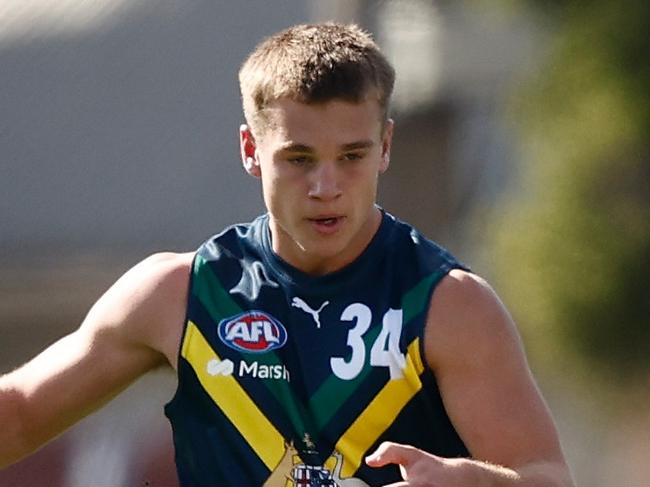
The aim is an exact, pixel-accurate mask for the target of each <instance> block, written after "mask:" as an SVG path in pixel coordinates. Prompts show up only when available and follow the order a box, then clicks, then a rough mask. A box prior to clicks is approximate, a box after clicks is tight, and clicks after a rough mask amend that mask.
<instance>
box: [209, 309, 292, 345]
mask: <svg viewBox="0 0 650 487" xmlns="http://www.w3.org/2000/svg"><path fill="white" fill-rule="evenodd" d="M218 333H219V338H220V339H221V341H222V342H223V343H225V344H226V345H228V346H229V347H230V348H234V349H235V350H238V351H240V352H252V353H263V352H269V351H271V350H275V349H276V348H280V347H282V346H283V345H284V344H285V343H287V330H286V329H285V328H284V326H283V325H282V323H280V322H279V321H278V320H276V319H275V318H273V316H271V315H270V314H268V313H265V312H264V311H257V310H252V311H246V312H244V313H241V314H238V315H237V316H233V317H230V318H226V319H225V320H221V322H220V323H219V328H218Z"/></svg>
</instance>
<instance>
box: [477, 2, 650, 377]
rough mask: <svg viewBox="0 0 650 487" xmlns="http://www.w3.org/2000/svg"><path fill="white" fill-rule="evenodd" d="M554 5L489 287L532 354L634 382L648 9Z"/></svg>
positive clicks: (646, 347) (645, 224)
mask: <svg viewBox="0 0 650 487" xmlns="http://www.w3.org/2000/svg"><path fill="white" fill-rule="evenodd" d="M532 3H533V4H536V5H537V6H538V7H540V8H541V7H545V6H547V5H548V3H547V2H541V1H538V2H532ZM552 5H553V9H552V10H550V11H549V13H548V15H549V16H551V17H552V22H551V24H552V25H555V26H556V27H557V29H556V30H555V31H554V32H553V34H551V35H550V37H551V41H552V42H553V45H551V46H550V53H549V56H548V58H547V59H546V60H545V61H544V63H543V66H541V69H540V70H539V72H538V73H537V74H536V77H535V80H534V81H533V82H532V83H530V84H529V85H527V87H526V88H525V90H524V91H523V92H519V93H518V95H517V100H516V106H517V108H516V110H515V112H516V116H515V121H516V123H517V124H518V129H519V130H520V133H521V136H522V138H521V140H522V154H521V161H520V162H521V174H520V176H521V180H520V184H519V185H518V189H519V191H518V192H517V194H515V195H513V194H509V195H507V196H506V197H504V202H503V204H502V205H500V206H499V208H498V209H497V212H496V215H495V216H494V217H493V218H492V219H491V220H490V222H491V223H490V230H491V232H492V233H491V234H492V236H493V238H494V240H493V242H494V245H495V253H494V255H495V262H494V263H495V281H496V284H497V287H498V288H499V289H500V290H501V291H502V293H503V294H504V296H505V297H506V300H507V301H508V304H509V305H510V307H511V308H512V309H513V312H514V314H515V315H516V317H517V319H518V321H519V322H520V325H521V326H522V327H523V329H524V334H525V335H527V337H528V342H529V343H530V347H531V353H532V354H533V356H534V358H536V359H544V358H546V359H548V360H549V362H552V363H555V364H560V363H563V364H565V365H566V362H565V361H564V359H562V360H561V357H567V356H570V357H573V358H579V359H580V360H581V363H582V364H584V365H586V366H587V367H588V368H589V370H591V371H593V372H597V373H598V374H599V375H600V376H601V377H604V378H607V379H613V380H616V381H622V380H623V379H625V380H632V379H635V378H640V377H643V376H647V374H648V372H650V71H649V66H650V63H649V62H648V55H649V54H650V35H649V34H648V19H650V15H649V14H650V2H648V1H647V0H628V1H622V2H610V1H608V0H600V1H594V2H573V1H565V2H562V1H559V0H555V1H553V2H552ZM567 352H575V353H573V354H567Z"/></svg>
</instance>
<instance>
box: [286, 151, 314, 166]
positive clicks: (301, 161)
mask: <svg viewBox="0 0 650 487" xmlns="http://www.w3.org/2000/svg"><path fill="white" fill-rule="evenodd" d="M310 160H311V159H310V158H309V156H306V155H304V154H296V155H292V156H288V157H287V161H288V162H290V163H291V164H294V165H296V166H303V165H305V164H307V163H309V162H310Z"/></svg>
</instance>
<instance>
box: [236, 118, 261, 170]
mask: <svg viewBox="0 0 650 487" xmlns="http://www.w3.org/2000/svg"><path fill="white" fill-rule="evenodd" d="M239 149H240V152H241V162H242V165H243V166H244V169H245V170H246V172H247V173H248V174H250V175H251V176H255V177H256V178H259V177H260V176H261V173H260V164H259V161H258V159H257V154H256V151H257V145H256V144H255V138H254V137H253V133H252V132H251V130H250V128H249V127H248V125H246V124H242V125H240V126H239Z"/></svg>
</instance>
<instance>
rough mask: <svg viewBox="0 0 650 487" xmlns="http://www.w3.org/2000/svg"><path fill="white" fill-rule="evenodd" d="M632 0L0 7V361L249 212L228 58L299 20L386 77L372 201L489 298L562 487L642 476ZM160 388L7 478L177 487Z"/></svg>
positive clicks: (113, 409) (640, 1)
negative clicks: (136, 267)
mask: <svg viewBox="0 0 650 487" xmlns="http://www.w3.org/2000/svg"><path fill="white" fill-rule="evenodd" d="M649 5H650V3H649V2H647V1H645V0H624V1H621V2H609V1H607V0H595V1H593V2H588V3H585V2H578V1H575V0H552V1H551V0H544V1H542V0H491V1H487V0H486V1H478V2H477V1H473V2H469V1H459V0H457V1H450V0H447V1H442V0H438V1H431V0H385V1H365V0H338V1H334V0H326V1H323V0H282V1H275V2H268V1H263V0H247V1H245V2H226V1H215V0H193V1H181V0H129V1H126V0H92V1H90V0H88V1H85V2H75V1H69V0H59V1H57V2H50V1H47V0H5V1H3V2H2V3H0V276H1V279H0V371H2V372H6V371H9V370H11V369H12V368H14V367H16V366H18V365H20V364H21V363H23V362H24V361H26V360H27V359H28V358H29V357H31V356H32V355H34V354H35V353H37V352H38V351H39V350H41V349H42V348H43V347H45V346H47V345H48V344H49V343H51V342H52V341H54V340H55V339H56V338H58V337H60V336H62V335H63V334H65V333H67V332H70V331H72V330H73V329H75V328H76V327H77V326H78V324H79V322H80V321H81V320H82V319H83V317H84V314H85V313H86V311H87V310H88V308H89V307H90V306H91V305H92V303H93V302H94V301H95V300H96V299H97V298H98V297H99V295H101V293H102V292H103V291H104V290H105V289H106V288H107V287H108V286H109V285H110V284H111V283H112V282H113V281H114V280H115V279H116V278H117V277H118V276H119V275H121V274H122V273H123V272H124V271H125V270H126V269H128V268H129V267H131V266H132V265H133V264H135V263H136V262H137V261H139V260H141V259H142V258H143V257H145V256H146V255H148V254H149V253H152V252H155V251H159V250H190V249H194V248H196V247H197V246H198V245H199V244H200V243H201V242H202V241H203V240H205V239H206V238H207V237H208V236H209V235H211V234H213V233H216V232H218V231H219V230H221V229H222V228H223V227H224V226H226V225H228V224H230V223H233V222H239V221H247V220H249V219H251V218H253V217H254V216H255V215H257V214H258V213H259V212H261V211H262V200H261V197H260V190H259V188H258V184H257V181H256V180H253V179H252V178H248V177H247V176H246V175H245V173H244V172H243V170H242V169H241V167H240V162H239V155H238V146H237V129H238V126H239V124H240V123H241V122H242V121H243V119H242V115H241V110H240V104H239V93H238V87H237V81H236V74H237V70H238V68H239V65H240V63H241V61H242V60H243V58H244V57H245V55H246V54H247V53H248V52H249V51H250V50H251V49H252V48H253V47H254V45H255V44H256V43H257V42H258V41H259V40H261V39H262V38H263V37H264V36H266V35H269V34H271V33H273V32H275V31H277V30H279V29H281V28H284V27H287V26H289V25H291V24H294V23H298V22H308V21H320V20H330V19H333V20H343V21H354V22H357V23H359V24H361V25H362V26H364V27H365V28H367V29H368V30H370V31H371V32H373V33H374V35H375V37H376V39H377V40H378V42H379V43H380V45H381V46H382V47H383V49H384V50H385V52H386V53H387V55H388V56H389V58H390V59H391V60H392V61H393V62H394V64H395V66H396V69H397V72H398V81H397V88H396V93H395V98H394V110H393V117H394V118H395V119H396V133H395V142H394V149H393V152H392V165H391V168H390V170H389V171H388V173H386V175H385V176H384V177H383V179H382V180H381V183H380V197H379V199H380V203H381V204H382V205H383V206H384V207H385V208H387V209H388V210H389V211H391V212H393V213H396V214H398V215H400V216H401V217H402V218H403V219H405V220H407V221H410V222H412V223H413V224H415V225H416V226H418V227H419V228H420V229H421V230H423V231H424V233H425V234H427V235H428V236H429V237H431V238H433V239H435V240H437V241H439V242H441V243H442V244H443V245H445V246H446V247H448V248H449V249H450V250H451V251H452V252H453V253H454V254H456V255H457V256H459V257H460V258H461V259H462V260H464V261H465V262H467V263H468V264H470V265H471V266H472V268H473V269H474V270H475V271H476V272H478V273H479V274H481V275H483V276H485V277H487V278H488V280H489V281H490V282H491V283H492V284H493V285H494V287H495V288H496V290H497V292H498V293H499V294H500V295H501V297H502V298H503V299H504V301H505V302H506V304H507V305H508V307H509V308H510V310H511V312H512V313H513V315H514V316H515V319H516V320H517V322H518V324H519V326H520V329H521V332H522V335H523V337H524V341H525V343H526V348H527V351H528V354H529V358H530V362H531V366H532V368H533V370H534V372H535V374H536V376H537V378H538V380H539V383H540V387H541V388H542V389H543V391H544V394H545V396H546V398H547V400H548V402H549V403H550V405H551V408H552V410H553V412H554V415H555V417H556V420H557V422H558V426H559V429H560V435H561V438H562V442H563V445H564V449H565V452H566V455H567V457H568V459H569V462H570V464H571V467H572V469H573V471H574V474H575V477H576V480H577V481H578V484H579V485H588V486H591V487H605V486H607V487H610V486H611V487H620V486H625V487H627V486H639V487H640V486H647V485H648V482H649V481H648V479H650V462H648V458H650V407H649V406H648V404H649V402H648V400H649V398H650V389H649V386H650V374H649V371H650V160H649V156H650V153H649V146H650V139H649V138H648V134H649V133H650V131H649V129H650V103H649V101H650V100H649V94H650V86H649V84H650V83H649V79H650V72H649V69H648V66H649V64H648V61H647V53H648V52H650V46H649V45H648V44H649V42H650V41H649V39H650V37H649V36H648V34H647V19H649V18H650V15H649V12H648V10H649ZM173 391H174V377H173V375H172V374H168V373H163V372H159V373H155V374H151V375H150V376H147V377H145V378H144V379H142V380H141V381H139V382H138V383H136V384H135V385H134V386H133V387H131V388H130V389H129V390H128V391H126V393H124V394H123V395H122V396H120V397H119V398H118V399H116V400H115V401H114V402H113V403H111V404H110V405H109V406H108V407H107V408H106V409H104V410H102V411H101V412H100V413H97V414H95V415H93V416H91V417H89V418H87V419H86V420H84V421H83V422H81V423H80V424H79V425H78V426H76V427H74V428H73V429H72V430H71V431H69V432H68V433H66V434H64V435H63V436H62V437H60V438H59V439H57V440H55V441H53V442H52V443H50V444H49V445H47V446H46V447H45V448H43V449H41V450H40V451H39V452H38V453H36V454H35V455H33V456H31V457H29V458H27V459H25V460H24V461H22V462H20V463H18V464H16V465H14V466H12V467H10V468H8V469H5V470H4V471H1V472H0V485H1V486H5V485H6V486H13V487H28V486H29V487H34V486H49V487H58V486H61V487H82V486H84V487H86V486H88V485H93V486H95V487H120V486H125V487H131V486H152V487H172V486H176V485H177V481H176V479H175V472H174V466H173V454H172V450H171V442H170V430H169V427H168V425H167V423H166V420H165V419H164V417H163V414H162V406H163V404H164V403H165V402H166V401H167V400H169V399H170V397H171V395H172V394H173ZM70 393H71V394H74V393H75V391H70ZM44 407H46V405H44ZM1 426H2V425H0V427H1Z"/></svg>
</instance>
